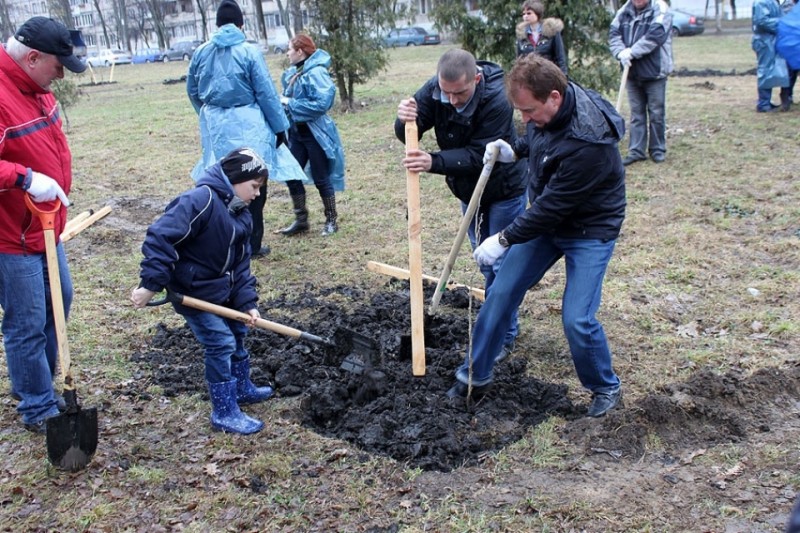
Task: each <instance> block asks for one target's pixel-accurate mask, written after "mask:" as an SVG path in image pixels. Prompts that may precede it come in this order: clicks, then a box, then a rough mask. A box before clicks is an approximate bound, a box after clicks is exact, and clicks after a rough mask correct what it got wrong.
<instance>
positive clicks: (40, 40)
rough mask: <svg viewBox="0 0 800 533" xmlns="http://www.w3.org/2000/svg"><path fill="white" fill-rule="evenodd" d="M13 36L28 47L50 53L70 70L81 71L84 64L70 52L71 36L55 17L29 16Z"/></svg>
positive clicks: (83, 68) (84, 67) (84, 68)
mask: <svg viewBox="0 0 800 533" xmlns="http://www.w3.org/2000/svg"><path fill="white" fill-rule="evenodd" d="M14 38H15V39H16V40H18V41H19V42H21V43H22V44H24V45H25V46H27V47H29V48H33V49H34V50H38V51H40V52H44V53H45V54H52V55H54V56H56V57H57V58H58V60H59V61H60V62H61V64H62V65H64V67H66V68H67V69H68V70H71V71H72V72H78V73H80V72H83V71H84V70H86V64H85V63H84V62H83V61H81V60H80V59H78V58H77V57H76V56H75V55H74V54H73V53H72V38H71V37H70V35H69V30H68V29H67V27H66V26H64V25H63V24H62V23H60V22H59V21H57V20H55V19H51V18H47V17H31V18H29V19H28V20H27V21H26V22H25V24H23V25H22V26H20V27H19V29H18V30H17V33H16V34H15V35H14Z"/></svg>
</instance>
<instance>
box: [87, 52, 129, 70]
mask: <svg viewBox="0 0 800 533" xmlns="http://www.w3.org/2000/svg"><path fill="white" fill-rule="evenodd" d="M132 59H133V58H132V57H131V55H130V54H129V53H128V52H125V51H124V50H111V49H110V48H106V49H105V50H100V53H99V54H97V55H96V56H90V57H89V58H88V59H87V60H86V62H87V63H89V65H91V66H93V67H110V66H111V65H123V64H128V63H130V62H131V61H132Z"/></svg>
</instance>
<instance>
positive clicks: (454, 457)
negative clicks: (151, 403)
mask: <svg viewBox="0 0 800 533" xmlns="http://www.w3.org/2000/svg"><path fill="white" fill-rule="evenodd" d="M428 291H430V288H428ZM430 295H431V294H430V292H428V293H427V294H426V298H428V299H429V298H430ZM331 297H334V298H331ZM365 298H368V300H367V301H365ZM332 300H336V301H337V302H338V303H332ZM468 305H469V301H468V297H467V295H466V293H458V292H454V293H447V294H446V295H445V297H444V298H443V300H442V306H441V307H440V312H439V313H438V314H437V315H436V316H433V317H426V325H425V345H426V346H425V347H426V358H427V365H426V366H427V369H426V374H425V376H424V377H414V376H412V373H411V360H410V355H408V354H407V352H409V350H408V342H407V341H409V340H410V339H409V337H408V336H409V335H410V332H411V326H410V304H409V291H408V283H407V282H391V283H390V284H389V285H388V288H387V290H384V291H381V292H378V293H377V294H372V295H369V296H368V295H367V293H366V292H365V291H362V290H360V289H357V288H353V287H337V288H334V289H328V290H325V291H322V292H319V293H315V292H314V291H313V290H311V289H310V288H307V289H306V290H305V291H302V293H301V294H294V295H292V296H291V297H289V296H283V297H281V298H279V299H276V300H273V301H267V302H262V315H263V316H264V317H265V318H269V319H270V320H273V321H276V322H280V323H283V324H286V325H289V326H292V327H295V328H297V329H300V330H303V331H308V332H309V333H313V334H315V335H319V336H323V337H328V338H330V339H332V340H333V341H334V346H333V347H328V346H324V345H319V344H313V343H308V342H304V341H299V340H296V339H294V338H291V337H285V336H280V335H277V334H275V333H272V332H270V331H265V330H254V331H252V332H251V334H250V335H249V336H248V339H247V343H246V346H247V348H248V350H249V352H250V354H251V366H252V375H253V381H254V382H256V383H258V384H266V383H270V384H271V385H272V386H273V387H274V388H275V389H276V391H277V394H278V396H279V397H289V396H297V395H303V399H302V401H301V404H300V405H301V406H302V412H303V423H304V424H305V425H307V426H309V427H311V428H313V429H314V430H315V431H317V432H319V433H321V434H323V435H326V436H330V437H335V438H340V439H344V440H347V441H348V442H351V443H352V444H354V445H355V446H357V447H359V448H360V449H362V450H364V451H366V452H369V453H375V454H381V455H387V456H391V457H393V458H394V459H396V460H398V461H401V462H405V463H408V464H409V465H411V466H414V467H419V468H422V469H425V470H440V471H448V470H451V469H453V468H456V467H459V466H462V465H465V464H474V463H475V462H477V461H478V460H479V459H480V457H481V456H482V454H485V453H486V452H490V451H492V450H497V449H500V448H502V447H504V446H506V445H508V444H510V443H512V442H514V441H517V440H519V439H520V438H521V437H522V436H524V434H525V433H526V432H527V431H528V430H529V429H530V428H531V427H533V426H535V425H537V424H539V423H540V422H542V421H543V420H545V419H546V418H547V417H548V416H549V415H550V414H553V413H557V414H559V415H561V416H565V417H568V418H572V417H576V416H578V415H579V414H580V413H579V412H577V409H576V408H575V407H574V406H573V405H572V403H571V402H570V401H569V399H568V398H567V396H566V393H567V389H566V387H565V386H563V385H553V384H550V383H544V382H542V381H539V380H536V379H534V378H531V377H529V376H527V375H526V371H525V367H526V360H525V358H523V357H513V356H512V357H509V358H508V359H507V360H506V361H504V362H503V363H502V364H500V365H498V366H497V367H496V369H495V385H494V388H493V389H492V390H491V391H490V392H489V394H488V395H487V396H485V397H483V398H481V399H480V400H479V401H477V402H475V401H472V400H462V399H458V400H451V399H448V398H447V397H446V395H445V392H446V391H447V389H448V388H449V387H450V386H451V385H452V384H453V383H454V377H453V372H454V371H455V369H456V368H457V367H458V366H459V364H460V363H461V361H462V360H463V358H464V356H465V353H466V349H467V343H468V333H469V331H468V330H469V326H470V324H469V317H468V313H469V310H468ZM476 306H477V304H476ZM345 308H347V309H350V310H349V311H348V310H345ZM309 312H310V315H309ZM293 314H295V315H298V316H309V318H308V319H307V320H306V321H304V323H298V321H296V320H294V319H292V318H291V317H292V316H293ZM351 332H356V333H357V334H359V335H361V336H363V337H365V338H368V339H371V340H372V341H373V343H374V348H375V349H374V350H372V352H373V353H372V357H371V368H367V369H365V370H364V371H363V372H361V373H356V372H353V371H350V370H344V369H342V368H341V364H342V362H343V361H344V359H345V358H346V357H347V356H348V355H350V354H351V353H353V351H354V348H353V346H352V342H351V341H352V335H351ZM357 337H358V336H357ZM356 351H358V350H356ZM362 359H363V357H362ZM133 360H134V361H138V362H140V363H141V364H142V366H143V370H144V371H145V372H146V373H147V374H149V378H150V379H149V380H143V381H145V382H146V381H152V382H155V383H156V384H158V385H160V386H161V387H162V388H163V390H164V394H165V395H167V396H174V395H178V394H194V393H199V394H201V395H203V396H204V397H205V396H206V385H205V382H204V374H203V371H204V370H203V352H202V349H201V347H200V346H199V344H197V342H196V341H195V339H194V337H193V335H192V333H191V331H190V330H189V329H188V328H186V327H182V328H178V329H170V328H167V327H165V326H164V325H163V324H160V325H159V326H158V328H157V331H156V334H155V336H154V337H153V339H152V341H151V343H150V345H149V346H148V348H147V349H146V350H144V351H142V352H140V353H136V354H134V355H133Z"/></svg>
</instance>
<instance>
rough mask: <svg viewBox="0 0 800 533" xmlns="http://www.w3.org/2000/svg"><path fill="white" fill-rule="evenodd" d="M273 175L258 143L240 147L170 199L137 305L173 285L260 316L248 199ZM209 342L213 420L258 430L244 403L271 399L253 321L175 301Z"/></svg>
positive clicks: (152, 231)
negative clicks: (255, 374)
mask: <svg viewBox="0 0 800 533" xmlns="http://www.w3.org/2000/svg"><path fill="white" fill-rule="evenodd" d="M268 176H269V172H268V171H267V165H266V163H265V162H264V160H263V159H261V157H260V156H259V155H258V154H256V152H255V151H253V150H252V149H250V148H239V149H236V150H233V151H232V152H230V153H229V154H228V155H226V156H225V157H223V158H222V160H220V161H219V162H218V163H216V164H214V165H213V166H211V167H209V168H208V169H207V170H206V172H205V174H204V175H203V176H201V177H200V178H199V179H198V180H197V186H196V187H195V188H194V189H191V190H189V191H187V192H185V193H183V194H181V195H180V196H178V197H177V198H176V199H174V200H173V201H172V202H170V204H169V205H168V206H167V208H166V210H165V212H164V215H163V216H162V217H161V218H159V219H158V220H157V221H155V222H154V223H153V224H152V225H151V226H150V228H149V229H148V230H147V236H146V237H145V240H144V243H143V244H142V253H143V254H144V259H143V260H142V263H141V274H140V278H141V282H140V284H139V287H138V288H136V289H134V291H133V293H132V294H131V301H132V302H133V305H134V306H135V307H137V308H141V307H144V306H145V305H147V303H148V302H149V301H150V300H151V299H152V298H153V296H155V295H156V294H157V293H159V292H161V291H162V290H164V289H165V288H166V289H167V290H168V291H171V292H174V293H179V294H183V295H186V296H191V297H194V298H197V299H200V300H205V301H207V302H210V303H213V304H217V305H224V306H226V307H230V308H231V309H235V310H237V311H241V312H244V313H247V314H249V315H250V317H251V318H252V323H251V324H250V325H251V326H252V325H254V324H255V321H256V319H258V318H260V314H259V312H258V308H257V302H258V294H257V292H256V288H255V286H256V280H255V277H254V276H253V275H252V274H251V272H250V255H251V250H250V233H251V232H252V231H253V219H252V215H251V214H250V211H249V210H248V209H247V206H248V205H249V204H250V202H252V201H253V200H254V199H255V198H257V197H258V195H259V189H260V188H261V186H262V185H264V183H265V181H266V179H267V178H268ZM173 307H174V308H175V311H176V312H177V313H179V314H181V315H183V317H184V319H186V323H187V324H188V325H189V328H191V330H192V332H193V333H194V335H195V337H196V338H197V340H198V341H199V342H200V344H202V345H203V346H204V348H205V368H206V370H205V375H206V381H207V382H208V389H209V395H210V397H211V407H212V411H211V426H212V427H213V428H214V429H215V430H221V431H225V432H229V433H241V434H250V433H255V432H257V431H260V430H261V429H262V428H263V427H264V423H263V422H262V421H260V420H256V419H255V418H251V417H249V416H247V415H246V414H244V413H242V412H241V410H240V409H239V405H240V404H248V403H256V402H261V401H264V400H266V399H268V398H270V397H271V396H272V394H273V391H272V388H270V387H256V386H255V385H253V383H252V382H251V381H250V357H249V354H248V353H247V351H246V350H245V348H244V338H245V335H246V334H247V325H246V324H243V323H241V322H238V321H236V320H231V319H227V318H222V317H220V316H217V315H215V314H212V313H208V312H204V311H198V310H196V309H193V308H189V307H186V306H183V305H180V304H178V303H173Z"/></svg>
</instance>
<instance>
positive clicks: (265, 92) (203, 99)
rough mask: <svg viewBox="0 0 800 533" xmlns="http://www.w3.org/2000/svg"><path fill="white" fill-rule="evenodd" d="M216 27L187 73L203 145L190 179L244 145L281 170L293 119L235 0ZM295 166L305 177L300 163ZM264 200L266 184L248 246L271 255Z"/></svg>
mask: <svg viewBox="0 0 800 533" xmlns="http://www.w3.org/2000/svg"><path fill="white" fill-rule="evenodd" d="M217 26H218V27H219V30H217V32H216V33H214V35H213V36H212V37H211V40H210V41H208V42H206V43H204V44H203V45H201V46H200V47H199V48H198V49H197V50H196V51H195V53H194V55H193V56H192V62H191V63H190V64H189V74H188V76H187V77H186V91H187V93H188V94H189V99H190V100H191V102H192V105H193V106H194V109H195V111H196V112H197V114H198V115H199V119H200V140H201V142H202V145H203V155H202V157H201V159H200V161H199V162H198V163H197V165H196V166H195V168H194V170H192V178H193V179H194V180H195V181H196V180H197V179H198V178H199V177H201V176H202V175H203V174H204V171H205V170H206V169H207V168H208V167H210V166H212V165H214V164H215V163H216V162H217V161H219V160H220V159H221V158H222V157H224V156H225V155H226V154H228V153H229V152H231V151H232V150H235V149H237V148H241V147H243V146H247V147H250V148H252V149H253V150H255V152H256V153H258V155H260V156H261V158H262V159H263V160H264V161H265V162H266V164H267V168H268V169H269V173H270V176H275V175H276V174H280V173H282V170H283V169H281V168H278V167H279V166H280V163H281V160H280V159H279V157H278V154H277V152H278V150H277V148H278V147H279V146H280V144H281V143H282V142H285V140H286V131H287V130H288V129H289V121H288V120H287V119H286V114H285V113H284V112H283V108H282V107H281V102H280V97H279V96H278V92H277V90H276V89H275V85H274V84H273V82H272V78H271V77H270V73H269V69H268V68H267V64H266V62H265V61H264V56H263V55H262V54H261V52H259V51H258V50H257V49H256V48H255V47H254V46H252V45H250V44H248V43H246V42H245V35H244V33H243V32H242V30H241V28H242V26H244V17H243V16H242V11H241V9H240V8H239V6H238V5H237V4H236V2H234V1H233V0H223V2H222V3H221V4H220V6H219V8H218V9H217ZM284 150H285V148H284ZM287 156H288V153H287ZM288 159H292V158H291V157H288ZM292 163H293V162H292ZM295 167H296V168H297V174H298V175H300V176H302V170H301V169H300V168H299V166H298V165H295ZM266 198H267V186H266V184H264V186H263V188H262V190H261V194H260V196H259V197H258V198H257V199H256V200H254V201H253V202H252V203H251V204H250V206H249V208H250V212H251V213H252V215H253V233H252V235H251V239H250V246H251V248H252V254H253V256H255V257H258V256H263V255H266V254H267V253H269V248H268V247H263V248H262V246H261V241H262V238H263V236H264V218H263V209H264V204H265V202H266Z"/></svg>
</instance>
